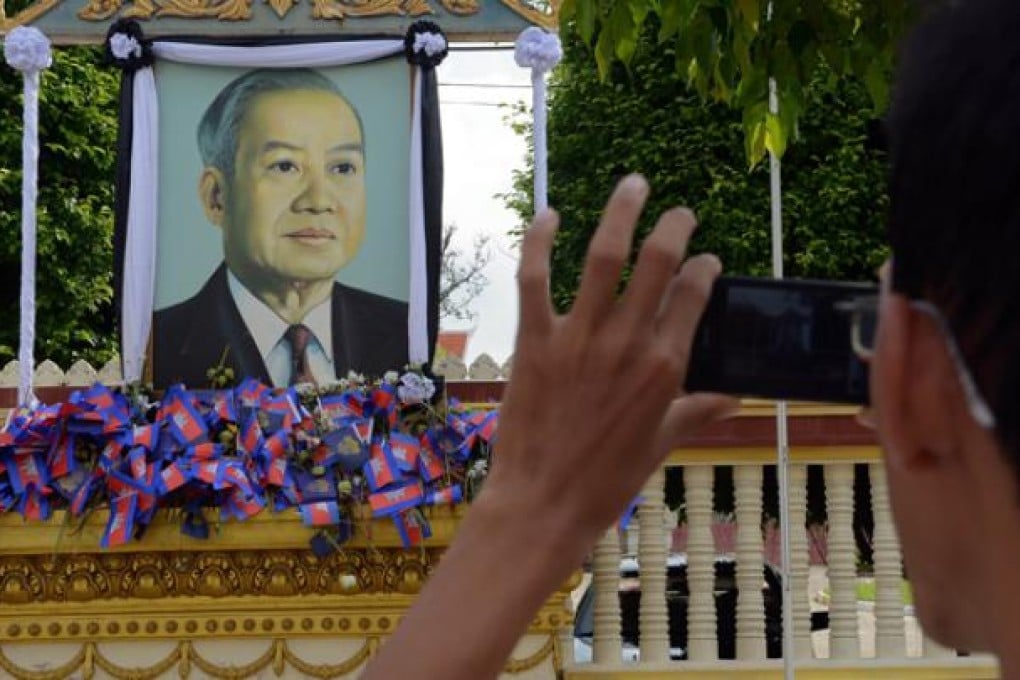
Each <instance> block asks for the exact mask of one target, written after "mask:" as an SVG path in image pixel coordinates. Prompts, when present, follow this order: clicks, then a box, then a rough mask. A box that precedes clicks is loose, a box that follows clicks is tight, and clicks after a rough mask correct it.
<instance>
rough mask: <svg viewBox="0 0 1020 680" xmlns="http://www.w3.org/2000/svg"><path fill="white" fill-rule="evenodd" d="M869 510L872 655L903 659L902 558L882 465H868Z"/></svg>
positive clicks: (904, 645)
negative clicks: (872, 525)
mask: <svg viewBox="0 0 1020 680" xmlns="http://www.w3.org/2000/svg"><path fill="white" fill-rule="evenodd" d="M868 476H869V478H870V479H871V511H872V515H873V516H874V518H875V548H874V560H875V655H876V656H877V657H879V658H883V657H903V656H906V645H907V643H906V633H905V629H904V626H905V623H904V620H903V590H902V577H903V559H902V556H901V555H900V542H899V540H898V539H897V537H896V527H894V526H893V521H892V513H891V512H890V511H889V486H888V484H887V483H886V478H885V467H883V464H882V463H872V464H871V465H869V466H868Z"/></svg>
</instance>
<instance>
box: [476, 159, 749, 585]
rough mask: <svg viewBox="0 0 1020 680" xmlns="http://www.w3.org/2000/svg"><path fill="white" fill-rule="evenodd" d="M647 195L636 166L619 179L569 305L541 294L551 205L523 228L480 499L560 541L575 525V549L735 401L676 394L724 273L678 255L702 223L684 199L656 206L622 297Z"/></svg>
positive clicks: (701, 259)
mask: <svg viewBox="0 0 1020 680" xmlns="http://www.w3.org/2000/svg"><path fill="white" fill-rule="evenodd" d="M647 194H648V186H647V184H646V183H645V181H644V179H642V178H641V177H639V176H636V175H633V176H630V177H627V178H625V179H624V180H623V181H622V182H621V183H620V184H619V186H618V187H617V189H616V191H615V192H614V193H613V195H612V197H611V198H610V200H609V204H608V205H607V206H606V210H605V213H604V216H603V218H602V222H601V224H600V225H599V228H598V230H597V232H596V233H595V235H594V237H593V238H592V241H591V245H590V247H589V250H588V256H587V260H586V262H585V266H584V273H583V276H582V280H581V287H580V290H579V292H578V295H577V300H576V302H575V304H574V306H573V309H571V310H570V312H569V313H568V314H566V315H564V316H558V315H556V314H555V313H554V311H553V308H552V304H551V301H550V297H549V255H550V252H551V250H552V246H553V239H554V236H555V232H556V228H557V224H558V220H557V216H556V215H555V214H553V213H551V212H545V213H543V214H541V215H539V216H538V217H537V218H536V219H535V223H534V225H533V226H532V227H531V229H530V230H529V231H528V232H527V234H525V236H524V242H523V247H522V256H521V264H520V270H519V273H518V285H519V287H520V305H521V314H520V327H519V331H518V335H517V345H516V350H515V353H514V360H513V361H514V364H513V377H512V379H511V381H510V385H509V386H508V388H507V394H506V397H505V399H504V402H503V406H502V408H501V410H500V424H499V442H498V444H497V446H496V450H495V452H494V454H493V468H492V473H491V475H490V477H489V479H488V480H487V482H486V486H485V491H484V492H483V493H482V495H481V497H480V498H479V502H482V503H493V504H495V505H496V507H497V508H501V509H502V510H503V511H505V512H509V513H513V514H516V513H527V514H529V515H531V516H532V517H536V516H537V519H539V522H540V523H541V524H544V525H545V528H546V529H547V530H549V531H551V532H553V533H554V534H556V535H555V536H552V535H551V536H548V538H550V539H553V542H555V543H556V544H557V545H559V546H560V548H561V549H562V548H563V547H566V546H564V544H563V541H564V540H567V539H568V538H569V542H570V543H571V544H572V546H571V547H573V548H575V551H576V555H575V557H577V558H578V559H580V557H581V556H583V554H584V553H585V552H586V551H587V549H588V548H590V546H591V544H593V543H594V542H595V541H596V540H597V539H598V537H599V536H601V534H602V532H604V531H605V529H606V527H607V526H608V525H609V524H610V523H612V522H613V521H614V520H615V519H616V518H617V517H618V516H619V515H620V513H621V512H622V511H623V510H624V509H625V507H626V506H627V504H628V503H629V501H630V500H631V499H632V498H633V497H634V496H635V495H637V493H638V492H639V490H640V488H641V486H642V485H643V484H644V482H645V480H647V478H648V476H649V475H650V474H651V473H652V472H653V471H654V470H655V468H656V467H657V466H658V465H660V464H661V463H662V460H663V457H664V456H665V455H666V454H667V453H668V451H669V449H670V448H671V447H672V446H673V445H674V444H675V442H676V441H677V439H678V438H679V437H680V436H682V435H684V434H689V433H690V432H692V431H694V430H696V429H697V428H698V427H700V426H702V425H704V424H706V423H708V422H710V421H712V420H715V419H717V418H720V417H722V416H724V415H726V414H728V413H731V412H732V411H733V410H734V409H735V408H736V406H737V402H736V400H733V399H730V398H726V397H721V396H717V395H688V396H679V389H680V386H681V385H682V384H683V380H684V376H685V374H686V370H687V360H688V356H689V352H690V347H691V342H692V339H693V337H694V332H695V329H696V327H697V323H698V320H699V319H700V317H701V314H702V312H703V311H704V308H705V305H706V303H707V300H708V296H709V293H710V292H711V288H712V284H713V282H714V280H715V278H716V277H717V276H718V275H719V272H720V264H719V261H718V260H717V259H716V258H715V257H714V256H711V255H700V256H697V257H693V258H690V259H685V252H686V247H687V243H688V240H689V239H690V237H691V234H692V233H693V231H694V229H695V227H696V222H695V218H694V215H693V214H692V213H691V212H690V211H688V210H686V209H683V208H675V209H673V210H670V211H668V212H666V213H665V214H663V215H662V216H661V217H660V218H659V221H658V224H657V225H656V227H655V229H654V231H653V232H652V233H651V234H650V235H649V236H648V238H647V239H645V242H644V244H643V245H642V248H641V251H640V255H639V256H638V261H637V264H636V266H635V268H634V272H633V276H632V278H631V280H630V283H629V285H628V286H627V290H626V291H625V293H624V294H623V295H622V297H620V298H619V299H617V297H616V290H617V287H618V284H619V280H620V275H621V273H622V271H623V268H624V266H625V265H626V263H627V260H628V256H629V254H630V251H631V243H632V239H633V235H634V229H635V225H636V222H637V219H638V217H639V215H640V213H641V209H642V207H643V206H644V202H645V198H646V196H647ZM539 522H536V524H538V523H539ZM575 566H576V564H574V565H571V567H570V568H573V567H575Z"/></svg>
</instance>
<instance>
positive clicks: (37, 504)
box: [18, 487, 50, 520]
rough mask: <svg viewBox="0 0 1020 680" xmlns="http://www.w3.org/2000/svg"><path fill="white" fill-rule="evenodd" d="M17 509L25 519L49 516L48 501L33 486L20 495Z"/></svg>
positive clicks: (42, 518) (40, 518) (44, 518)
mask: <svg viewBox="0 0 1020 680" xmlns="http://www.w3.org/2000/svg"><path fill="white" fill-rule="evenodd" d="M18 511H19V512H20V513H21V516H22V517H24V518H25V519H30V520H47V519H49V518H50V502H49V499H48V498H46V496H45V495H43V493H42V492H41V491H40V490H39V489H37V488H35V487H33V488H32V489H30V490H29V491H28V492H27V493H26V494H24V495H23V496H22V497H21V502H20V503H19V504H18Z"/></svg>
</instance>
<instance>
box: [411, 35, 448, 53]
mask: <svg viewBox="0 0 1020 680" xmlns="http://www.w3.org/2000/svg"><path fill="white" fill-rule="evenodd" d="M445 49H446V38H444V37H443V35H442V34H441V33H418V34H417V35H415V36H414V51H415V52H425V54H427V55H429V56H430V57H433V56H435V55H437V54H439V53H441V52H442V51H443V50H445Z"/></svg>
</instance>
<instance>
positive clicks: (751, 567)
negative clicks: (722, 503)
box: [733, 465, 766, 661]
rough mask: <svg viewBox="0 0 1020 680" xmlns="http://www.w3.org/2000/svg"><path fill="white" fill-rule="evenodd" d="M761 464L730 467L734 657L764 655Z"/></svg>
mask: <svg viewBox="0 0 1020 680" xmlns="http://www.w3.org/2000/svg"><path fill="white" fill-rule="evenodd" d="M761 482H762V469H761V466H760V465H738V466H737V467H736V468H734V470H733V487H734V497H735V499H736V516H737V571H736V577H737V659H738V660H740V661H758V660H760V659H764V658H765V651H766V650H765V602H764V600H763V599H762V593H761V586H762V574H763V573H764V567H765V565H764V561H763V559H762V535H761Z"/></svg>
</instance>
